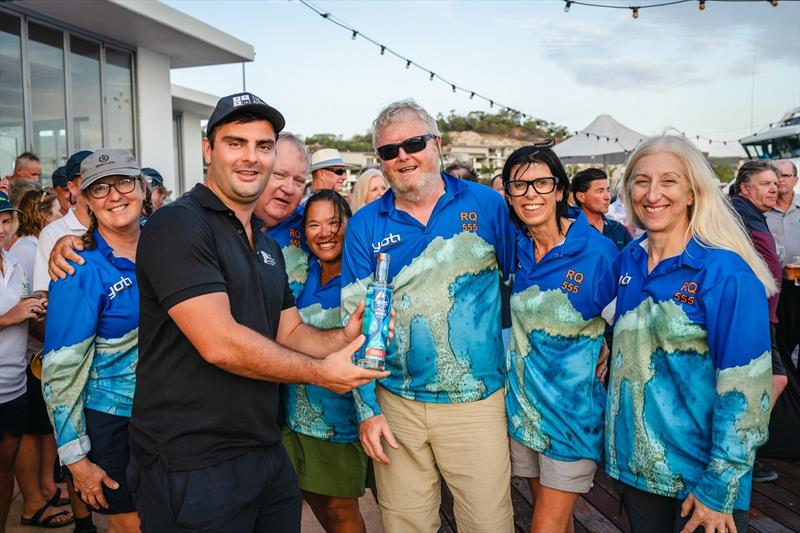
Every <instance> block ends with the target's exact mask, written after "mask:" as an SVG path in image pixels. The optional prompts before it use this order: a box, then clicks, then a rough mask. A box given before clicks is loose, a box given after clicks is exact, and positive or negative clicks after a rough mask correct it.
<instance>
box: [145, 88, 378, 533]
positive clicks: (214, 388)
mask: <svg viewBox="0 0 800 533" xmlns="http://www.w3.org/2000/svg"><path fill="white" fill-rule="evenodd" d="M283 126H284V119H283V116H282V115H281V114H280V113H279V112H278V111H277V110H276V109H274V108H272V107H270V106H268V105H267V104H266V103H264V102H263V101H262V100H261V99H259V98H258V97H257V96H255V95H252V94H250V93H240V94H236V95H232V96H227V97H225V98H222V99H221V100H220V101H219V102H218V103H217V107H216V108H215V110H214V113H213V114H212V115H211V118H210V119H209V122H208V137H207V138H206V139H204V140H203V155H204V157H205V160H206V163H207V164H208V175H207V178H206V182H205V184H201V185H197V186H195V188H194V189H192V190H191V191H190V192H188V193H186V194H184V195H183V196H182V197H181V198H179V199H178V200H176V201H175V202H172V203H171V204H169V205H167V206H165V207H164V208H162V209H161V210H159V211H158V212H157V213H155V214H154V215H153V216H152V217H151V218H150V220H149V221H148V222H147V224H146V225H145V226H144V229H143V231H142V236H141V238H140V240H139V248H138V250H137V254H136V257H137V263H136V266H137V277H138V281H139V290H140V317H141V318H140V328H139V362H138V366H137V369H136V376H137V383H136V392H135V395H134V401H133V416H132V418H131V424H130V434H131V452H132V457H133V458H132V461H131V468H130V469H129V481H130V485H131V487H132V488H133V490H134V491H135V494H136V498H137V505H138V508H139V512H140V515H141V518H142V530H143V531H144V532H145V533H147V532H161V531H175V530H177V529H180V530H203V531H230V532H237V533H238V532H247V531H278V532H283V531H299V530H300V513H301V497H300V491H299V489H298V486H297V480H296V477H295V474H294V470H293V468H292V465H291V463H290V462H289V460H288V457H287V455H286V452H285V451H284V449H283V447H282V445H281V442H280V438H281V431H280V426H279V425H278V383H298V382H307V383H313V384H316V385H320V386H323V387H326V388H329V389H331V390H334V391H337V392H345V391H347V390H350V389H352V388H354V387H356V386H358V385H361V384H364V383H367V382H369V381H370V380H371V379H374V378H376V377H380V376H384V375H385V373H379V372H371V371H367V370H364V369H362V368H359V367H357V366H354V365H353V364H352V362H351V355H352V353H353V352H354V351H355V349H357V348H358V347H359V346H360V345H361V343H362V342H363V337H362V336H361V335H360V334H359V333H360V329H361V320H360V319H361V312H356V313H355V315H356V316H355V318H356V320H355V322H356V324H355V325H354V326H352V327H350V326H349V327H348V328H347V329H346V330H342V329H340V330H328V331H319V330H315V329H313V328H310V327H308V326H305V325H303V324H302V321H301V320H300V316H299V313H298V312H297V309H296V308H295V307H294V300H293V298H292V296H291V292H290V290H289V287H288V282H287V276H286V272H285V268H284V262H283V257H282V255H281V250H280V248H279V247H278V245H277V244H276V243H275V241H273V240H272V239H271V238H269V237H267V236H266V235H265V234H263V233H262V232H261V231H260V228H261V226H262V225H263V222H262V221H260V220H259V219H257V218H256V217H254V216H253V210H254V208H255V204H256V200H257V199H258V197H259V196H260V195H261V192H262V191H263V190H264V187H265V186H266V183H267V180H268V179H269V176H270V173H271V171H272V167H273V164H274V160H275V145H276V137H277V134H278V132H280V130H281V129H283ZM361 309H363V306H362V308H361ZM331 350H338V351H336V352H334V353H332V354H331V355H327V354H329V353H330V351H331ZM306 354H311V355H306ZM326 356H327V357H326Z"/></svg>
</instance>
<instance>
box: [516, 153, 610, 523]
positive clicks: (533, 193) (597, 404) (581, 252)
mask: <svg viewBox="0 0 800 533" xmlns="http://www.w3.org/2000/svg"><path fill="white" fill-rule="evenodd" d="M503 185H504V188H505V191H506V201H507V202H508V205H509V207H510V215H511V219H512V220H513V221H514V223H515V225H516V227H517V239H516V242H517V245H516V252H517V270H516V273H515V277H514V286H513V288H512V292H511V326H512V335H513V336H512V340H511V344H510V347H509V351H508V358H507V365H506V366H507V371H508V374H507V384H506V409H507V415H508V432H509V436H510V437H511V439H510V443H511V473H512V475H517V476H520V477H524V478H527V480H528V483H529V485H530V488H531V493H532V495H533V500H534V501H533V520H532V521H531V531H532V532H534V533H536V532H539V531H562V532H563V531H571V530H572V527H573V524H572V510H573V508H574V506H575V502H576V501H577V499H578V496H579V495H580V494H581V493H586V492H589V489H590V488H591V486H592V479H593V478H594V473H595V471H596V470H597V465H598V463H599V462H600V458H601V452H602V446H603V407H604V405H605V389H604V388H603V383H602V381H601V378H602V377H603V376H602V374H600V375H597V370H596V369H597V367H598V360H599V357H600V354H601V351H602V347H603V331H604V329H605V321H604V320H603V318H602V317H601V312H602V311H603V309H604V308H605V307H606V306H607V305H608V304H609V302H610V301H611V300H612V299H613V283H609V282H608V281H609V278H608V277H607V276H608V272H610V271H611V265H612V263H613V261H614V260H615V258H616V256H617V250H616V247H615V246H614V244H613V243H612V242H611V241H610V240H608V239H606V238H605V237H603V236H602V235H601V234H600V233H599V232H597V231H595V229H594V228H592V227H591V226H590V225H589V222H588V221H587V220H586V217H585V215H584V214H583V213H580V214H579V215H578V217H577V218H576V219H575V220H571V219H568V218H567V217H566V214H567V208H568V205H567V193H568V190H569V180H568V179H567V174H566V172H565V170H564V166H563V165H562V164H561V161H560V160H559V159H558V156H557V155H556V154H555V153H554V152H553V151H552V150H551V149H550V147H549V145H532V146H525V147H523V148H520V149H518V150H517V151H515V152H514V153H513V154H511V156H510V157H509V158H508V160H507V161H506V163H505V166H504V167H503ZM612 277H613V276H612Z"/></svg>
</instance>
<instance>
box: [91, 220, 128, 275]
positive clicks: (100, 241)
mask: <svg viewBox="0 0 800 533" xmlns="http://www.w3.org/2000/svg"><path fill="white" fill-rule="evenodd" d="M92 236H93V237H94V242H95V243H96V244H97V251H98V252H100V253H101V254H103V257H105V258H106V260H107V261H108V262H109V263H111V264H112V265H114V266H115V267H117V268H119V269H120V270H135V269H136V265H135V264H134V263H133V261H131V260H130V259H128V258H126V257H117V256H115V255H114V250H112V249H111V247H110V246H109V245H108V243H107V242H106V240H105V239H104V238H103V236H102V235H101V234H100V230H99V229H97V228H95V229H94V230H93V231H92Z"/></svg>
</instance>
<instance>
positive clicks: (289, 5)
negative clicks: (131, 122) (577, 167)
mask: <svg viewBox="0 0 800 533" xmlns="http://www.w3.org/2000/svg"><path fill="white" fill-rule="evenodd" d="M166 3H167V4H169V5H171V6H172V7H174V8H176V9H178V10H180V11H183V12H185V13H187V14H189V15H191V16H193V17H195V18H197V19H200V20H202V21H204V22H206V23H208V24H211V25H213V26H215V27H217V28H219V29H220V30H222V31H224V32H226V33H229V34H231V35H233V36H235V37H237V38H238V39H241V40H243V41H245V42H248V43H250V44H252V45H253V46H254V48H255V51H256V59H255V61H254V62H252V63H248V64H246V67H245V69H246V85H247V87H246V88H247V90H248V91H250V92H252V93H254V94H256V95H258V96H260V97H261V98H262V99H264V100H265V101H267V102H268V103H269V104H270V105H273V106H275V107H277V108H278V109H279V110H281V112H282V113H283V114H284V116H285V117H286V119H287V125H286V128H287V130H290V131H293V132H295V133H298V134H301V135H304V136H308V135H312V134H315V133H334V134H339V135H343V136H345V137H349V136H350V135H352V134H355V133H364V132H365V131H367V130H368V129H369V128H370V126H371V123H372V120H373V119H374V118H375V116H376V115H377V114H378V112H379V111H380V109H381V108H382V107H383V106H385V105H386V104H388V103H390V102H393V101H395V100H400V99H403V98H409V97H411V98H414V99H415V100H416V101H417V102H418V103H420V104H421V105H423V106H424V107H425V108H426V109H427V110H428V111H429V112H430V113H431V114H433V115H436V114H438V113H443V114H445V115H446V114H448V113H449V112H450V111H451V110H453V111H455V112H457V113H460V114H466V113H467V112H469V111H486V112H492V111H494V110H496V109H497V106H495V108H494V109H490V108H489V104H488V103H485V102H482V101H480V100H478V99H477V98H476V99H474V100H470V98H469V95H468V94H466V93H462V92H458V93H455V94H454V93H453V92H452V89H451V87H450V86H449V85H446V84H444V83H442V82H440V81H433V82H432V81H429V74H427V73H425V72H423V71H420V70H418V69H416V68H415V67H412V68H410V69H406V68H405V62H404V61H402V60H401V59H398V58H396V57H392V56H391V55H390V54H388V53H387V54H386V55H384V56H381V55H380V53H379V49H378V47H376V46H375V45H373V44H371V43H369V42H367V41H365V40H364V39H362V38H360V37H359V38H356V39H355V40H353V39H352V35H351V32H349V31H347V30H344V29H342V28H340V27H338V26H336V25H334V24H333V23H331V22H330V21H328V20H325V19H324V18H322V17H320V16H319V15H317V14H316V13H314V12H313V11H311V10H310V9H309V8H307V7H306V6H304V5H303V4H302V3H300V2H298V1H297V0H292V1H287V0H275V1H270V2H266V1H258V0H249V1H226V2H216V1H208V0H205V1H202V0H201V1H197V0H168V1H167V2H166ZM312 3H313V5H314V6H316V7H318V8H319V9H320V10H322V11H326V12H329V13H331V14H332V15H333V16H335V17H337V18H338V19H339V20H341V21H343V22H344V23H346V24H347V25H348V26H351V27H354V28H356V29H358V30H359V31H360V32H361V33H363V34H365V35H368V36H369V37H371V38H373V39H374V40H376V41H378V42H380V43H382V44H385V45H386V46H387V47H388V48H390V49H392V50H394V51H396V52H398V53H399V54H401V55H402V56H404V57H407V58H409V59H411V60H413V61H414V62H416V63H419V64H420V65H422V66H424V67H426V68H427V69H428V70H432V71H434V72H436V73H437V74H440V75H442V76H443V77H444V78H447V79H448V80H451V81H452V82H454V83H455V84H457V85H459V86H462V87H465V88H468V89H470V90H473V91H475V92H477V93H479V94H483V95H485V96H487V97H489V98H492V99H494V100H495V101H496V102H501V103H502V104H504V105H507V106H509V107H511V108H514V109H517V110H519V111H521V112H523V113H526V114H528V115H531V116H534V117H536V118H541V119H544V120H547V121H551V122H554V123H556V124H559V125H563V126H566V127H567V128H568V129H569V130H570V131H575V130H581V129H583V128H584V127H585V126H587V125H588V124H589V123H590V122H591V121H592V120H593V119H594V118H595V117H596V116H597V115H599V114H603V113H607V114H610V115H612V116H613V117H614V118H616V119H617V120H618V121H620V122H622V123H623V124H625V125H626V126H628V127H630V128H632V129H634V130H637V131H639V132H641V133H644V134H647V135H652V134H658V133H662V132H664V131H665V130H666V129H668V128H675V129H676V130H678V131H681V132H685V133H686V134H687V136H689V137H690V138H694V137H695V136H696V135H701V136H704V137H710V138H713V139H719V140H732V139H739V138H741V137H744V136H747V135H750V134H751V133H754V132H755V131H758V130H760V129H762V128H763V127H765V126H766V125H767V124H769V123H771V122H776V121H777V120H778V119H779V118H780V117H781V116H782V115H783V114H784V113H785V112H786V111H788V110H789V109H791V108H794V107H798V106H800V2H790V1H787V0H782V1H780V2H779V3H778V6H777V7H772V6H771V5H770V4H769V2H765V1H764V2H719V1H714V0H708V1H707V2H706V8H705V10H703V11H700V10H699V9H698V4H697V2H694V1H693V2H688V3H684V4H678V5H672V6H665V7H654V8H650V9H641V10H640V12H639V18H638V19H636V20H634V19H633V18H632V16H631V12H630V11H629V10H626V9H600V8H593V7H588V6H581V5H572V7H571V9H570V10H569V12H565V11H564V3H563V2H561V1H557V0H534V1H519V0H518V1H502V0H494V1H479V0H473V1H463V0H460V1H456V0H447V1H446V0H438V1H433V0H429V1H391V0H383V1H380V2H377V1H369V0H360V1H351V0H338V1H323V0H317V1H313V2H312ZM603 3H607V4H615V5H620V6H630V5H640V6H645V5H647V4H652V3H656V2H655V1H654V0H636V2H635V3H631V2H616V1H613V0H605V2H603ZM172 83H175V84H178V85H183V86H186V87H191V88H193V89H196V90H200V91H204V92H207V93H211V94H215V95H218V96H223V95H227V94H231V93H235V92H239V91H241V90H242V67H241V64H235V65H219V66H213V67H197V68H189V69H174V70H172ZM699 146H700V147H701V148H702V149H703V150H704V151H706V150H707V151H709V152H710V153H711V154H712V155H744V152H743V151H742V150H741V148H740V147H738V143H736V142H733V143H730V142H729V143H728V146H723V145H722V144H716V143H715V144H711V145H709V144H708V143H707V141H700V142H699Z"/></svg>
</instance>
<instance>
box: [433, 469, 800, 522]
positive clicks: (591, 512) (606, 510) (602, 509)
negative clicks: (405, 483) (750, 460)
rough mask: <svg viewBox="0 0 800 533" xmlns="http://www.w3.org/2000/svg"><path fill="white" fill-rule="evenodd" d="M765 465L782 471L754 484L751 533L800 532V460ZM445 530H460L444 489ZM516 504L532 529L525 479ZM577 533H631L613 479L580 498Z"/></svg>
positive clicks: (518, 517)
mask: <svg viewBox="0 0 800 533" xmlns="http://www.w3.org/2000/svg"><path fill="white" fill-rule="evenodd" d="M759 461H761V462H762V463H763V464H764V465H766V466H769V467H771V468H774V469H775V470H776V471H777V472H778V475H779V477H778V479H777V480H776V481H773V482H770V483H754V484H753V495H752V499H751V509H750V517H749V518H750V522H749V531H750V532H755V533H792V532H795V531H800V461H782V460H778V459H768V458H759ZM442 497H443V498H442V511H441V517H442V527H441V529H440V530H439V531H440V533H451V532H455V531H456V522H455V518H454V517H453V499H452V497H451V496H450V494H449V492H448V491H447V490H446V489H444V490H443V494H442ZM511 500H512V502H513V504H514V525H515V528H516V532H517V533H529V532H530V530H531V494H530V489H529V488H528V483H527V482H526V481H525V480H524V479H521V478H512V480H511ZM574 517H575V532H576V533H587V532H591V533H620V532H625V533H629V532H630V528H629V527H628V519H627V517H626V516H625V513H624V511H622V510H621V509H620V505H619V498H618V496H617V491H616V490H615V489H614V484H613V480H612V479H610V478H609V477H608V476H606V475H605V473H604V472H602V471H598V473H597V475H596V476H595V479H594V487H593V488H592V490H591V491H590V492H589V493H588V494H586V495H584V496H582V497H581V498H579V499H578V503H577V505H576V506H575V512H574Z"/></svg>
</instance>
